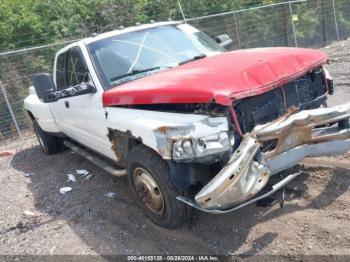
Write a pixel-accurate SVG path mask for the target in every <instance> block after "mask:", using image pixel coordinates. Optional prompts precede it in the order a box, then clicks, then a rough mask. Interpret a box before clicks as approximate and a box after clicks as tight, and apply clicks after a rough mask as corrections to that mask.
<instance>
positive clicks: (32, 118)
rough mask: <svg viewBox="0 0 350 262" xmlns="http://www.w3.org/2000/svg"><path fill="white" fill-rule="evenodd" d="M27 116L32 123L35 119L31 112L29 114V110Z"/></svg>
mask: <svg viewBox="0 0 350 262" xmlns="http://www.w3.org/2000/svg"><path fill="white" fill-rule="evenodd" d="M27 114H28V115H29V117H30V119H31V120H32V121H35V117H34V115H33V114H32V112H30V111H29V110H27Z"/></svg>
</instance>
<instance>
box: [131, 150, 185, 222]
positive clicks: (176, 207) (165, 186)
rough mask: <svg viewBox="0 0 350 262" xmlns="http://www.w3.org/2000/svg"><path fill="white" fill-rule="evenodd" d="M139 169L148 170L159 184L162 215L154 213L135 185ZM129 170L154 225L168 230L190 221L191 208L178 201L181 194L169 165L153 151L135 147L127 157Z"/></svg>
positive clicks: (132, 184)
mask: <svg viewBox="0 0 350 262" xmlns="http://www.w3.org/2000/svg"><path fill="white" fill-rule="evenodd" d="M138 169H143V170H146V171H147V172H148V174H149V175H151V176H152V178H153V179H154V181H155V182H156V183H157V186H158V187H159V190H160V192H161V194H162V196H163V199H164V210H163V211H162V212H163V213H162V214H156V213H154V212H152V211H151V210H150V209H149V208H148V207H147V206H146V204H145V203H144V202H143V201H142V200H141V197H140V196H139V193H138V191H137V188H136V183H135V171H137V170H138ZM127 170H128V177H129V181H130V184H131V186H132V187H133V189H134V191H135V192H136V194H137V195H138V196H139V200H140V202H141V204H142V208H143V209H144V211H145V213H146V214H147V216H148V217H149V218H150V219H151V221H152V222H153V223H155V224H157V225H159V226H162V227H166V228H176V227H179V226H180V225H182V224H183V223H185V222H187V221H188V220H189V219H190V217H191V208H190V207H189V206H187V205H185V204H184V203H182V202H180V201H178V200H176V197H177V196H179V195H181V192H180V191H179V190H177V188H176V187H175V185H174V184H173V183H172V182H171V179H170V169H169V166H168V164H167V163H166V162H165V161H164V160H163V159H162V158H161V157H160V156H159V155H158V154H157V153H155V152H154V151H153V150H152V149H150V148H148V147H146V146H144V145H139V146H136V147H134V148H133V149H132V150H131V151H130V153H129V154H128V157H127ZM136 179H137V178H136Z"/></svg>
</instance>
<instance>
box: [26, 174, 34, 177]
mask: <svg viewBox="0 0 350 262" xmlns="http://www.w3.org/2000/svg"><path fill="white" fill-rule="evenodd" d="M32 175H33V174H32V173H24V176H25V177H31V176H32Z"/></svg>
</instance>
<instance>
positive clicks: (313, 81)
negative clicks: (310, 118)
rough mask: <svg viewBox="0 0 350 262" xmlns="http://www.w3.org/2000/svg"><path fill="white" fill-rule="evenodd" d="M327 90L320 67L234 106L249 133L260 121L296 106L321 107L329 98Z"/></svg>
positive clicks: (278, 115)
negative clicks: (326, 94) (326, 93)
mask: <svg viewBox="0 0 350 262" xmlns="http://www.w3.org/2000/svg"><path fill="white" fill-rule="evenodd" d="M324 93H325V87H324V84H323V75H322V71H321V70H320V69H318V70H314V71H313V72H310V73H308V74H306V75H304V76H302V77H300V78H299V79H296V80H294V81H292V82H290V83H288V84H286V85H284V86H283V87H281V88H276V89H273V90H271V91H269V92H266V93H263V94H261V95H258V96H253V97H249V98H245V99H242V100H240V101H238V103H236V104H235V105H234V108H235V111H236V113H237V117H238V121H239V122H240V126H241V129H242V131H243V132H244V133H246V132H250V131H251V130H252V129H253V128H254V127H255V126H256V125H259V124H265V123H268V122H270V121H273V120H275V119H277V118H278V117H280V116H282V115H283V114H285V113H286V112H287V111H288V109H290V108H291V107H293V106H294V107H299V108H300V109H309V108H316V107H319V106H320V105H321V104H322V102H323V101H325V100H326V97H325V96H323V94H324Z"/></svg>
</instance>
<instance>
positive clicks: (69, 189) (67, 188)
mask: <svg viewBox="0 0 350 262" xmlns="http://www.w3.org/2000/svg"><path fill="white" fill-rule="evenodd" d="M70 191H72V188H71V187H61V188H60V193H61V194H62V195H65V194H66V193H67V192H70Z"/></svg>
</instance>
